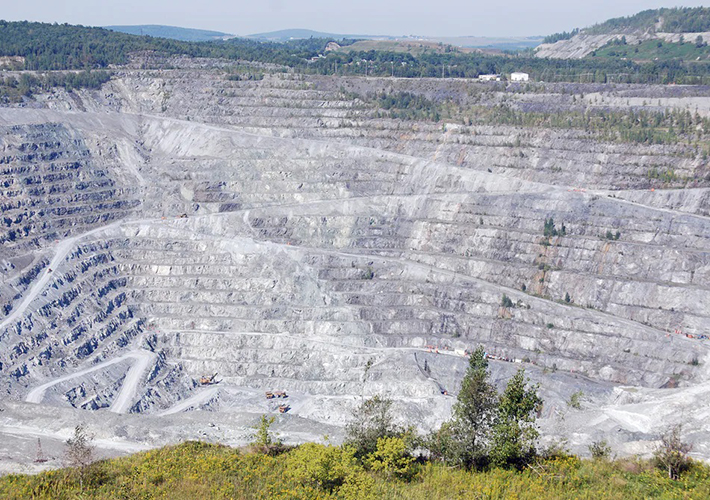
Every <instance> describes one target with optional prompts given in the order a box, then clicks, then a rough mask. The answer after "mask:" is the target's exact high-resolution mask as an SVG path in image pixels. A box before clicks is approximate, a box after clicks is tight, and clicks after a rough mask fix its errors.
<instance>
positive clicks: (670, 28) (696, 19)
mask: <svg viewBox="0 0 710 500" xmlns="http://www.w3.org/2000/svg"><path fill="white" fill-rule="evenodd" d="M661 19H662V20H663V25H662V27H661V29H660V30H659V31H664V32H666V33H697V32H702V31H710V9H708V8H706V7H678V8H671V9H667V8H663V9H649V10H644V11H641V12H639V13H637V14H634V15H633V16H627V17H616V18H614V19H609V20H608V21H605V22H603V23H600V24H596V25H594V26H592V27H591V28H587V29H585V30H584V31H585V32H587V33H590V34H604V33H617V32H621V31H633V30H646V29H655V27H656V23H658V22H659V21H660V20H661Z"/></svg>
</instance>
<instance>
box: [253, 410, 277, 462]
mask: <svg viewBox="0 0 710 500" xmlns="http://www.w3.org/2000/svg"><path fill="white" fill-rule="evenodd" d="M275 420H276V417H267V416H266V415H262V416H261V419H260V420H259V423H258V424H257V425H256V426H254V429H255V430H256V433H255V435H254V441H252V443H251V444H252V446H254V447H256V448H259V449H261V450H262V451H263V452H264V453H268V452H269V451H271V447H272V446H273V445H277V446H278V445H281V442H280V441H278V440H276V441H275V440H274V438H273V435H272V433H271V430H270V429H271V424H273V423H274V421H275Z"/></svg>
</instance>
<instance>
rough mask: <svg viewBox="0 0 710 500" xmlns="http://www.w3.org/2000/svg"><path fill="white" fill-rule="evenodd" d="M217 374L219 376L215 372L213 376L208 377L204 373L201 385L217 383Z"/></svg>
mask: <svg viewBox="0 0 710 500" xmlns="http://www.w3.org/2000/svg"><path fill="white" fill-rule="evenodd" d="M216 376H217V374H216V373H215V374H214V375H212V376H211V377H207V376H205V375H203V376H202V377H200V385H212V384H216V383H217V382H216V381H215V377H216Z"/></svg>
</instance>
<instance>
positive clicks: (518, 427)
mask: <svg viewBox="0 0 710 500" xmlns="http://www.w3.org/2000/svg"><path fill="white" fill-rule="evenodd" d="M391 405H392V401H390V400H388V399H383V398H380V397H379V396H375V397H373V398H371V399H368V400H366V401H365V402H364V403H363V404H362V405H361V406H360V408H358V410H357V411H356V412H355V415H354V420H353V422H352V423H350V424H349V425H348V426H347V428H346V430H347V435H348V438H347V440H346V442H345V446H349V447H352V449H353V450H354V456H355V457H357V458H358V459H360V460H363V461H365V462H368V461H372V460H373V459H374V460H379V461H380V462H384V464H381V467H385V468H387V467H389V468H391V469H392V470H397V471H398V472H397V473H398V474H400V475H406V474H407V471H406V470H405V469H404V468H403V467H402V465H403V464H405V463H411V461H413V457H412V452H413V450H414V449H418V450H419V451H420V452H421V451H426V453H427V454H428V456H429V459H430V460H433V461H438V462H444V463H445V464H448V465H451V466H455V467H463V468H466V469H476V470H483V469H486V468H488V467H490V466H494V467H502V468H512V469H518V470H521V469H523V468H524V467H525V466H527V465H528V464H529V463H530V462H531V461H532V460H533V459H534V458H535V457H536V456H537V449H536V440H537V438H538V431H537V429H536V427H535V420H536V417H537V414H538V413H539V412H540V411H541V408H542V399H541V398H540V397H539V396H538V394H537V386H531V385H530V383H529V381H528V380H527V378H526V377H525V372H524V370H522V369H521V370H519V371H518V372H517V373H516V374H515V375H514V376H513V378H511V379H510V381H509V382H508V385H507V387H506V388H505V390H504V391H503V393H502V394H498V391H497V389H496V387H495V385H494V384H493V383H492V382H491V381H490V374H489V372H488V360H487V358H486V355H485V353H484V351H483V348H482V347H479V348H478V349H476V351H474V352H473V353H472V354H471V357H470V361H469V367H468V370H467V372H466V375H465V377H464V379H463V382H462V384H461V390H460V392H459V395H458V399H457V401H456V404H455V405H454V410H453V415H452V417H451V419H450V420H449V421H447V422H445V423H444V424H443V425H442V426H441V428H440V429H438V430H437V431H435V432H432V433H431V434H430V435H428V436H424V437H419V436H416V433H415V431H414V429H413V428H401V427H398V426H396V425H395V424H393V419H392V415H391ZM388 450H389V451H388ZM393 450H397V451H396V452H394V451H393ZM383 456H389V457H390V461H388V460H383ZM407 457H409V458H410V459H411V460H410V461H407V460H406V458H407ZM390 462H392V463H390ZM396 464H399V465H396Z"/></svg>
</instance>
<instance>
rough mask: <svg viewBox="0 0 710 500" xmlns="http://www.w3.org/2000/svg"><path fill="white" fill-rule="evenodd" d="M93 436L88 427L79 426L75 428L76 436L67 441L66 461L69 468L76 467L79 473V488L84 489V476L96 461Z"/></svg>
mask: <svg viewBox="0 0 710 500" xmlns="http://www.w3.org/2000/svg"><path fill="white" fill-rule="evenodd" d="M93 440H94V436H93V434H88V433H87V431H86V426H85V425H84V424H79V425H77V426H76V427H74V435H73V436H72V437H70V438H69V439H67V440H66V449H65V451H64V459H65V460H66V462H67V464H68V465H69V467H74V468H76V469H77V471H78V472H79V486H80V487H81V489H83V488H84V476H85V475H86V472H87V469H88V467H89V465H91V463H92V462H93V461H94V446H93V445H92V444H91V442H92V441H93Z"/></svg>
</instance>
